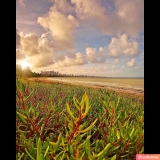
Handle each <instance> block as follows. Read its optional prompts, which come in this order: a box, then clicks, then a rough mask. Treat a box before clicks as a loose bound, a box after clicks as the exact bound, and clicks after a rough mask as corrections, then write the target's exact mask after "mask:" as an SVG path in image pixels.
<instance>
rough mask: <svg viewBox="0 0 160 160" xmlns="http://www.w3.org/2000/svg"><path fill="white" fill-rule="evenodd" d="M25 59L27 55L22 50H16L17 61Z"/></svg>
mask: <svg viewBox="0 0 160 160" xmlns="http://www.w3.org/2000/svg"><path fill="white" fill-rule="evenodd" d="M21 59H25V55H24V54H23V53H22V51H21V50H20V49H16V60H21Z"/></svg>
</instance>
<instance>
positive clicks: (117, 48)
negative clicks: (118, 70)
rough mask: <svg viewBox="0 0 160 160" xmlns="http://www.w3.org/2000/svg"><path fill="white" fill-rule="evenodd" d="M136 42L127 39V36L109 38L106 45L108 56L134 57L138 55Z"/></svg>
mask: <svg viewBox="0 0 160 160" xmlns="http://www.w3.org/2000/svg"><path fill="white" fill-rule="evenodd" d="M138 47H139V45H138V42H137V41H135V40H132V39H128V36H127V34H122V35H120V36H119V37H118V38H116V37H113V38H111V42H110V44H109V45H108V54H109V55H110V56H112V57H119V56H136V55H138V54H139V53H140V51H139V49H138Z"/></svg>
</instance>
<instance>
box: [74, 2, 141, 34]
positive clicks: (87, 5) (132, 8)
mask: <svg viewBox="0 0 160 160" xmlns="http://www.w3.org/2000/svg"><path fill="white" fill-rule="evenodd" d="M71 2H72V4H74V5H75V11H76V14H77V17H78V19H79V20H80V21H81V23H82V24H83V25H84V26H90V27H91V28H95V29H97V30H99V31H101V32H103V33H105V34H109V35H115V34H121V33H124V32H125V33H127V34H128V35H131V36H138V34H139V32H141V31H143V30H144V1H143V0H132V1H128V0H115V1H114V2H115V3H114V6H115V9H112V12H110V13H108V11H107V10H106V9H105V7H104V6H102V4H101V3H100V2H101V1H97V0H88V1H84V0H71ZM106 3H107V2H106ZM106 6H108V4H106ZM107 13H108V14H107Z"/></svg>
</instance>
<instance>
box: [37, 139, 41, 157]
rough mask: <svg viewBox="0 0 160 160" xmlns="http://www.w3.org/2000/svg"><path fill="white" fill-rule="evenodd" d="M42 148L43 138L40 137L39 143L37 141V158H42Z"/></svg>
mask: <svg viewBox="0 0 160 160" xmlns="http://www.w3.org/2000/svg"><path fill="white" fill-rule="evenodd" d="M41 150H42V146H41V139H40V138H38V143H37V160H40V154H41Z"/></svg>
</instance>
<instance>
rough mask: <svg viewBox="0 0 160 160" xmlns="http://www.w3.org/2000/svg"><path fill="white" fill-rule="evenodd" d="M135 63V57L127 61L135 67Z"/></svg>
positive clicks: (128, 64)
mask: <svg viewBox="0 0 160 160" xmlns="http://www.w3.org/2000/svg"><path fill="white" fill-rule="evenodd" d="M134 65H135V59H131V60H130V61H128V62H127V66H128V67H133V66H134Z"/></svg>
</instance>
